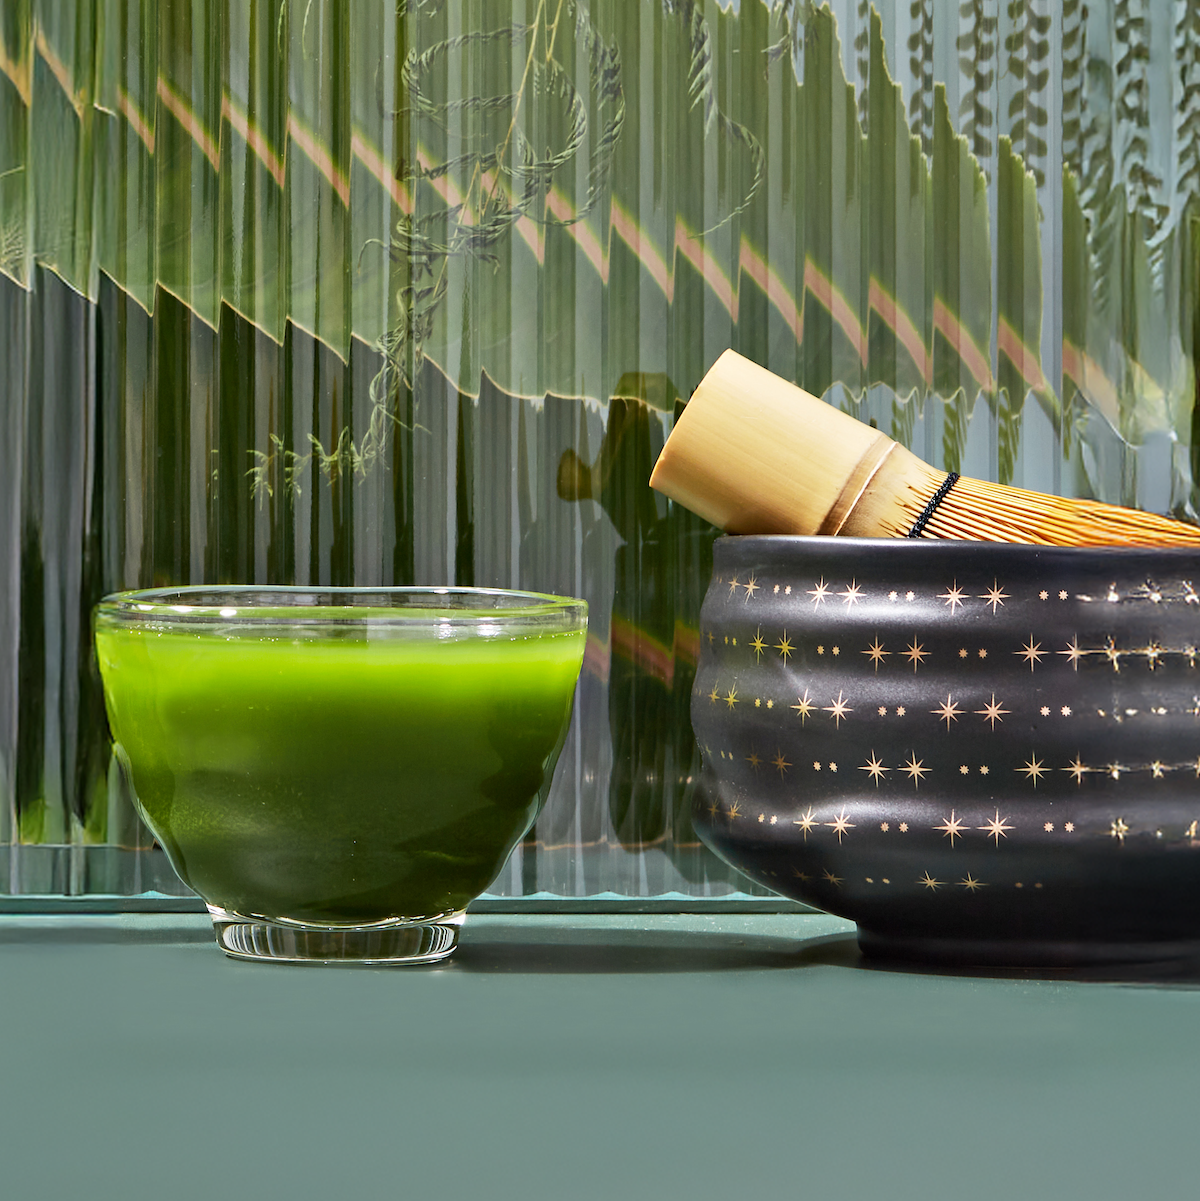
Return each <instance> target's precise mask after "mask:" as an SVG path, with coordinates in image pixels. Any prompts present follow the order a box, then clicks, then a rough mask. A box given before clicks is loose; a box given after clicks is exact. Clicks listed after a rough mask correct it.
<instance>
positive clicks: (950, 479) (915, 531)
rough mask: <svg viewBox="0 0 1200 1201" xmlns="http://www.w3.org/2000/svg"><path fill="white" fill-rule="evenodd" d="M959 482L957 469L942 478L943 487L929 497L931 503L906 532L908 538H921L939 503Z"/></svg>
mask: <svg viewBox="0 0 1200 1201" xmlns="http://www.w3.org/2000/svg"><path fill="white" fill-rule="evenodd" d="M957 483H958V472H957V471H952V472H951V473H950V474H949V475H948V476H946V478H945V479H944V480H942V485H941V487H940V488H938V490H937V491H936V492H935V493H934V494H933V495H932V496H931V497H930V498H929V504H927V505H926V506H925V508H924V510H922V512H921V516H920V517H918V518H917V519H916V521H914V522H913V528H912V529H911V530H909V531H908V533H907V534H905V537H906V538H919V537H920V536H921V534H922V532H923V531H924V529H925V525H926V523H927V522H928V521H929V519H930V518H931V517H932V516H933V514H934V511H935V510H936V509H937V507H938V505H940V504H941V503H942V501H944V500H945V499H946V494H947V493H948V492H949V491H950V489H951V488H953V487H954V485H955V484H957Z"/></svg>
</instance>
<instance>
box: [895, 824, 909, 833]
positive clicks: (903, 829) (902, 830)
mask: <svg viewBox="0 0 1200 1201" xmlns="http://www.w3.org/2000/svg"><path fill="white" fill-rule="evenodd" d="M896 828H897V829H898V830H899V831H900V833H901V834H907V833H908V822H901V823H900V825H899V826H897V827H896Z"/></svg>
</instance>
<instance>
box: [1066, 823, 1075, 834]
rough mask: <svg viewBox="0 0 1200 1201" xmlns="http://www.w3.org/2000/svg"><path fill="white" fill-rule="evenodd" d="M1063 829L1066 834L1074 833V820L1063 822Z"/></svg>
mask: <svg viewBox="0 0 1200 1201" xmlns="http://www.w3.org/2000/svg"><path fill="white" fill-rule="evenodd" d="M1063 829H1064V830H1065V831H1066V832H1067V833H1068V834H1074V833H1075V823H1074V822H1063Z"/></svg>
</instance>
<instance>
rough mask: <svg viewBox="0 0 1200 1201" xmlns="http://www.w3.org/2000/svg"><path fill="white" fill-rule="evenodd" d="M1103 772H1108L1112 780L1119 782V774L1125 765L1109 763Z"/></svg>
mask: <svg viewBox="0 0 1200 1201" xmlns="http://www.w3.org/2000/svg"><path fill="white" fill-rule="evenodd" d="M1104 770H1105V771H1106V772H1108V774H1109V775H1110V776H1112V778H1113V779H1114V780H1119V779H1120V778H1121V773H1122V772H1123V771H1124V770H1125V764H1123V763H1110V764H1108V765H1107V766H1106V767H1105V769H1104Z"/></svg>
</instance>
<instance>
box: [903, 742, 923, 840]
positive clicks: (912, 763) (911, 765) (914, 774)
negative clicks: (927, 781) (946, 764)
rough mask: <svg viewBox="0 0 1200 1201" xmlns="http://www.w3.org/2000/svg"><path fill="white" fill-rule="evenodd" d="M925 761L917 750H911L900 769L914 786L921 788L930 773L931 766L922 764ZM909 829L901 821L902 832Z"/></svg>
mask: <svg viewBox="0 0 1200 1201" xmlns="http://www.w3.org/2000/svg"><path fill="white" fill-rule="evenodd" d="M924 762H925V760H924V759H918V758H917V752H916V751H910V752H909V756H908V761H907V762H906V763H905V764H904V765H903V767H901V768H900V770H901V771H902V772H904V773H905V775H907V776H908V777H909V778H910V779H911V780H912V782H913V787H914V788H919V787H920V785H921V781H922V780H923V779H924V778H925V777H926V776H927V775H929V768H927V767H924V766H922V765H923V764H924ZM907 829H908V827H907V826H906V825H905V823H904V822H901V823H900V830H901V832H903V831H905V830H907Z"/></svg>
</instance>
